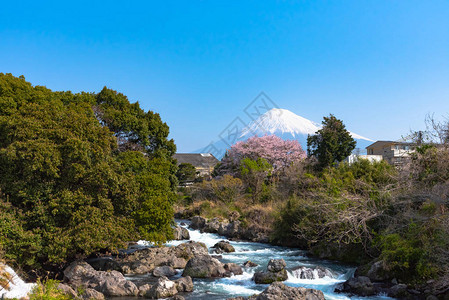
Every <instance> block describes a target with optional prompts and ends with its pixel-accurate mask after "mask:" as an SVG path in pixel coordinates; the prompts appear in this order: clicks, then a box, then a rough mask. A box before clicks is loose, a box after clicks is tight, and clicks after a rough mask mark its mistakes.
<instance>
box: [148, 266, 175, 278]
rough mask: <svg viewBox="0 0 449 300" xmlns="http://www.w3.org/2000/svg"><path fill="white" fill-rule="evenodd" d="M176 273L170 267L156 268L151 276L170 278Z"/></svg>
mask: <svg viewBox="0 0 449 300" xmlns="http://www.w3.org/2000/svg"><path fill="white" fill-rule="evenodd" d="M176 273H177V272H176V271H175V270H174V269H173V268H172V267H170V266H160V267H156V268H154V270H153V276H155V277H162V276H165V277H170V276H173V275H175V274H176Z"/></svg>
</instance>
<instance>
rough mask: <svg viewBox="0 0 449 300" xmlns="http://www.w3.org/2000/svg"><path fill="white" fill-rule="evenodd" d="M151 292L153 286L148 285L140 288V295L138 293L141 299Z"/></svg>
mask: <svg viewBox="0 0 449 300" xmlns="http://www.w3.org/2000/svg"><path fill="white" fill-rule="evenodd" d="M149 290H151V285H150V284H148V283H147V284H144V285H141V286H139V293H138V296H139V297H143V296H145V295H146V294H147V293H148V291H149Z"/></svg>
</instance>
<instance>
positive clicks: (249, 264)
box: [243, 260, 258, 268]
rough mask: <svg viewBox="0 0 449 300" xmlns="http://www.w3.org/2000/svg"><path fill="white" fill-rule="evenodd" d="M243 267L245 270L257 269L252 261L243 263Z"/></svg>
mask: <svg viewBox="0 0 449 300" xmlns="http://www.w3.org/2000/svg"><path fill="white" fill-rule="evenodd" d="M243 266H244V267H245V268H254V267H257V266H258V264H256V263H255V262H252V261H250V260H247V261H245V262H244V263H243Z"/></svg>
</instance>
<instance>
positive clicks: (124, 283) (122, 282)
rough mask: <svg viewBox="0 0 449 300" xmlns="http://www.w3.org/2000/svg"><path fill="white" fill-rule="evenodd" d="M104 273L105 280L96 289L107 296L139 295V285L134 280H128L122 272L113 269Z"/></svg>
mask: <svg viewBox="0 0 449 300" xmlns="http://www.w3.org/2000/svg"><path fill="white" fill-rule="evenodd" d="M100 272H101V271H100ZM104 275H105V282H104V283H103V284H102V285H101V286H99V287H98V288H97V289H96V290H98V291H99V292H101V293H103V294H104V295H105V296H110V297H120V296H137V294H138V293H139V289H138V288H137V286H136V285H135V284H134V283H133V282H131V281H129V280H126V279H125V277H123V274H121V273H120V272H117V271H111V272H107V274H104Z"/></svg>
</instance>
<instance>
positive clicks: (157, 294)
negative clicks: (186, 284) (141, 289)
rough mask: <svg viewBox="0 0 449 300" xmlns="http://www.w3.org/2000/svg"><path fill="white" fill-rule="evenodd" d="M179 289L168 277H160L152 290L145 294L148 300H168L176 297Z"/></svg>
mask: <svg viewBox="0 0 449 300" xmlns="http://www.w3.org/2000/svg"><path fill="white" fill-rule="evenodd" d="M177 293H178V289H177V288H176V283H175V282H174V281H171V280H169V279H168V278H167V277H160V278H159V279H158V280H157V282H156V283H155V284H154V285H153V286H152V287H151V289H150V290H149V291H148V292H147V293H146V294H145V297H147V298H153V299H159V298H168V297H172V296H174V295H176V294H177Z"/></svg>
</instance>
